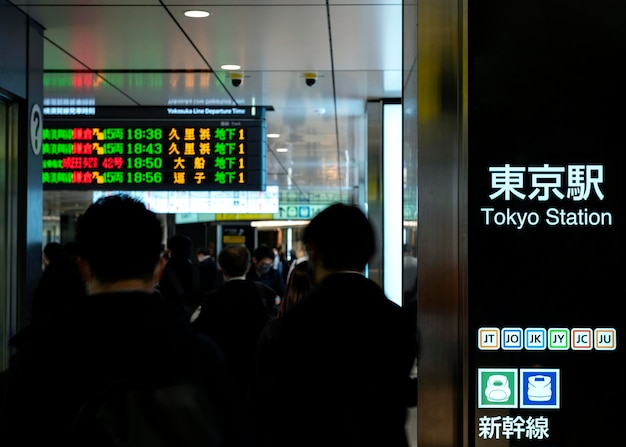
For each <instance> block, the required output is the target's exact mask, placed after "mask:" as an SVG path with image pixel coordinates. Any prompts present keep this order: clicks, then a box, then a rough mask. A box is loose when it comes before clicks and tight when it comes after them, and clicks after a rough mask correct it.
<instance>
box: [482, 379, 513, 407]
mask: <svg viewBox="0 0 626 447" xmlns="http://www.w3.org/2000/svg"><path fill="white" fill-rule="evenodd" d="M485 396H486V397H487V400H488V401H489V402H506V401H507V400H509V397H510V396H511V388H510V387H509V380H508V379H507V378H506V376H503V375H502V374H494V375H493V376H491V377H489V380H488V381H487V387H486V388H485Z"/></svg>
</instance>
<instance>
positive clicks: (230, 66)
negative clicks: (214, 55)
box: [221, 64, 241, 70]
mask: <svg viewBox="0 0 626 447" xmlns="http://www.w3.org/2000/svg"><path fill="white" fill-rule="evenodd" d="M221 68H222V70H239V69H240V68H241V65H237V64H224V65H222V66H221Z"/></svg>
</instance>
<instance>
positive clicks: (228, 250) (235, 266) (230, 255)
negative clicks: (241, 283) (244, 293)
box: [217, 245, 250, 278]
mask: <svg viewBox="0 0 626 447" xmlns="http://www.w3.org/2000/svg"><path fill="white" fill-rule="evenodd" d="M217 262H218V263H219V265H220V269H221V270H222V272H223V273H224V277H228V278H234V277H237V276H244V275H245V274H246V273H247V272H248V269H249V268H250V251H249V250H248V249H247V248H246V246H245V245H229V246H226V247H224V248H223V249H222V251H220V254H219V256H218V258H217Z"/></svg>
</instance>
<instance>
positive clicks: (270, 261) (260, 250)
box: [253, 245, 274, 275]
mask: <svg viewBox="0 0 626 447" xmlns="http://www.w3.org/2000/svg"><path fill="white" fill-rule="evenodd" d="M253 258H254V259H253V261H254V267H255V268H256V271H257V272H258V273H259V274H261V275H262V274H264V273H267V272H269V271H270V270H271V269H272V267H273V265H274V249H273V248H272V247H270V246H268V245H259V246H258V247H257V248H256V249H255V250H254V255H253Z"/></svg>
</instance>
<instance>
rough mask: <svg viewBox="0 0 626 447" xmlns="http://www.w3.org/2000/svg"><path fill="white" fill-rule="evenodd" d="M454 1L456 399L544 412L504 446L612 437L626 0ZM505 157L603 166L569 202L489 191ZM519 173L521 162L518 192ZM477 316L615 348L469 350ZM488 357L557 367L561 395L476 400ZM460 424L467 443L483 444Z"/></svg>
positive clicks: (616, 399)
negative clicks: (462, 286)
mask: <svg viewBox="0 0 626 447" xmlns="http://www.w3.org/2000/svg"><path fill="white" fill-rule="evenodd" d="M468 7H469V11H468V17H469V31H468V32H469V118H468V125H469V128H468V133H469V185H468V187H469V204H468V205H469V230H468V231H469V243H468V244H469V245H468V248H469V318H470V333H469V335H468V336H469V340H470V370H469V374H470V384H474V385H473V389H474V390H475V392H474V394H473V395H470V403H469V408H470V411H473V412H475V414H474V416H475V419H477V418H478V417H480V416H482V415H502V416H504V415H506V414H510V415H511V416H516V415H521V416H524V417H527V416H529V415H531V416H533V417H537V416H539V415H544V416H546V417H548V418H549V419H550V434H551V437H550V438H549V439H547V440H543V441H538V440H533V441H527V440H526V441H511V442H510V444H509V445H519V446H525V445H545V446H562V447H576V446H589V445H618V444H619V441H618V440H619V439H621V438H622V434H621V433H622V426H623V423H624V421H626V408H625V407H624V403H625V402H626V388H625V386H624V377H626V376H625V374H624V366H623V365H624V355H623V349H622V347H621V342H622V340H621V333H622V330H623V328H624V313H623V310H622V309H623V303H622V300H623V297H624V288H625V283H624V267H625V265H624V261H623V259H624V248H625V247H624V230H626V227H625V225H624V210H623V208H624V193H625V188H624V184H623V180H622V171H623V165H622V159H623V158H624V157H623V156H622V154H623V153H624V151H625V150H626V138H625V137H626V135H625V132H624V129H626V93H625V86H624V79H626V77H625V75H626V72H625V69H624V67H623V65H624V58H625V57H626V24H625V23H626V3H625V2H618V1H614V2H607V1H600V2H578V1H568V2H565V1H549V2H545V1H530V2H529V1H491V0H474V1H470V2H469V5H468ZM505 163H510V164H511V165H512V166H524V167H526V168H528V167H529V166H542V165H543V164H546V163H547V164H550V165H551V166H564V167H567V165H571V164H581V165H589V164H599V165H603V166H604V181H603V183H602V184H601V189H602V191H603V193H604V195H605V197H604V200H602V201H601V200H599V199H598V198H597V196H596V195H595V194H594V193H592V194H591V196H590V198H589V200H586V201H579V202H575V201H572V200H568V199H563V200H559V199H556V198H551V199H550V201H548V202H540V201H537V200H536V199H535V200H529V199H528V198H526V199H525V200H523V201H522V200H520V199H518V198H515V197H513V198H511V200H510V201H505V200H504V199H503V197H499V198H496V199H494V200H491V199H489V197H488V196H489V194H491V193H492V192H494V190H493V189H492V188H491V174H490V172H489V167H490V166H503V165H504V164H505ZM563 179H564V183H566V180H567V174H565V175H564V177H563ZM529 180H530V176H529V174H525V181H526V186H525V188H524V189H523V192H524V193H526V194H528V193H529V192H530V191H531V189H530V182H529ZM564 186H565V185H564ZM562 191H565V188H563V189H562ZM481 207H495V208H496V209H498V210H504V209H505V208H507V207H508V208H511V209H512V210H514V211H537V212H539V214H540V215H541V217H542V219H543V218H544V213H545V210H546V209H547V208H549V207H556V208H559V209H561V208H563V209H566V210H572V211H577V210H578V209H579V208H587V209H589V210H590V211H591V210H596V211H609V212H610V213H611V214H612V216H613V225H612V226H610V227H606V226H605V227H600V226H597V227H594V226H578V227H576V226H570V227H563V226H552V227H551V226H548V225H545V224H540V225H538V226H536V227H531V226H529V225H528V224H527V225H526V226H525V227H524V229H522V230H518V229H516V228H514V227H509V226H503V227H497V226H495V225H493V224H492V225H491V226H486V225H485V224H484V216H483V214H482V213H481V212H480V208H481ZM487 326H489V327H499V328H502V327H507V326H512V327H521V328H527V327H544V328H546V329H548V328H550V327H567V328H570V329H571V328H574V327H587V328H592V329H595V328H598V327H612V328H616V329H617V349H616V350H615V351H596V350H592V351H573V350H569V351H565V352H560V351H548V350H546V351H545V352H533V351H525V350H522V351H517V352H510V351H509V352H507V351H502V350H499V351H479V350H478V346H477V331H478V328H480V327H487ZM490 367H508V368H524V367H545V368H560V370H561V408H560V409H559V410H520V409H514V410H507V409H503V410H482V409H478V408H477V401H476V390H477V379H476V370H477V368H490ZM471 429H472V427H471V426H470V430H471ZM474 430H475V432H474V436H470V439H473V440H474V442H475V443H476V444H475V445H478V446H482V445H485V446H488V445H494V444H493V443H494V442H495V441H492V440H491V441H490V440H483V439H479V438H478V437H477V426H475V427H474ZM616 442H617V443H618V444H616ZM498 445H501V444H498Z"/></svg>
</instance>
